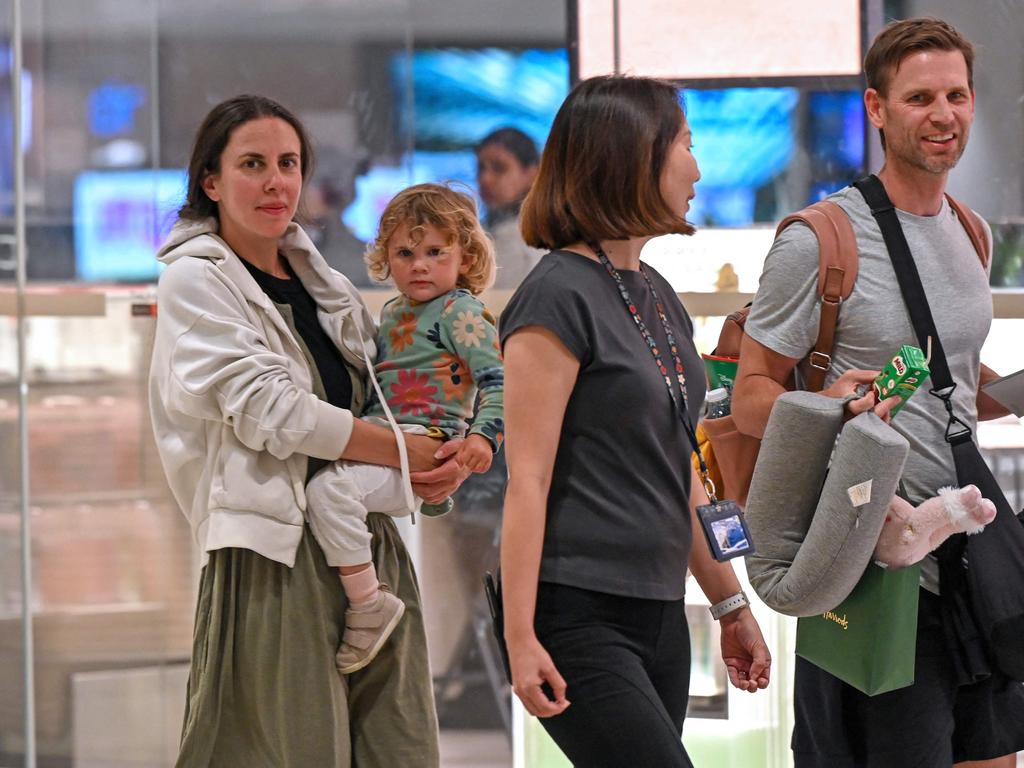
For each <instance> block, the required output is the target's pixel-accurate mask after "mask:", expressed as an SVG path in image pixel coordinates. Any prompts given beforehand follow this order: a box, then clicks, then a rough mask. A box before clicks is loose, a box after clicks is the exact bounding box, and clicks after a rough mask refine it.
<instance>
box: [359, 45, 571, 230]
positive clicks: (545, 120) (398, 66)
mask: <svg viewBox="0 0 1024 768" xmlns="http://www.w3.org/2000/svg"><path fill="white" fill-rule="evenodd" d="M391 74H392V88H393V91H394V104H395V109H396V113H397V115H398V120H397V122H398V125H399V127H400V130H401V131H402V133H403V135H404V136H405V137H406V139H407V143H408V144H411V146H412V147H413V151H412V152H411V153H406V154H404V155H403V156H402V157H401V158H400V159H399V161H398V162H397V163H396V162H395V161H394V160H390V161H386V162H377V163H371V165H370V168H369V170H368V171H367V172H366V173H365V174H363V175H361V176H359V177H358V178H357V179H356V197H355V200H354V201H353V202H352V204H351V205H350V206H349V207H348V208H346V210H345V212H344V214H343V215H342V221H343V222H344V223H345V225H346V226H347V227H348V228H349V229H350V230H351V231H352V233H353V234H354V235H356V236H357V237H358V238H360V239H361V240H371V239H372V238H373V236H374V234H375V233H376V228H377V222H378V219H379V218H380V214H381V212H382V211H383V210H384V206H385V205H387V203H388V201H389V200H390V199H391V198H392V197H394V195H395V194H397V193H398V192H399V191H401V190H402V189H403V188H405V187H407V186H409V185H410V184H419V183H421V182H426V181H454V182H457V183H461V184H464V185H465V186H466V188H467V190H468V191H469V192H470V193H471V194H474V195H475V194H476V191H477V186H476V156H475V154H474V152H473V149H474V147H476V145H477V143H478V142H479V141H480V139H482V138H483V137H484V136H486V135H487V134H488V133H490V132H491V131H493V130H495V129H497V128H503V127H508V126H511V127H514V128H518V129H520V130H521V131H523V132H524V133H526V134H527V135H528V136H530V137H531V138H532V139H533V140H534V142H535V143H536V144H537V148H538V149H541V148H542V147H543V146H544V142H545V141H546V140H547V136H548V130H549V129H550V128H551V123H552V121H553V120H554V119H555V113H556V112H557V111H558V108H559V107H560V106H561V105H562V101H563V100H564V99H565V96H566V94H567V93H568V92H569V58H568V55H567V53H566V51H565V49H564V48H554V49H541V48H480V49H467V48H426V49H422V50H417V51H413V53H412V54H411V55H409V54H407V53H404V52H400V53H395V54H394V55H393V57H392V59H391ZM410 87H411V89H412V90H411V93H410V92H409V89H410ZM483 214H484V211H483V210H481V215H483Z"/></svg>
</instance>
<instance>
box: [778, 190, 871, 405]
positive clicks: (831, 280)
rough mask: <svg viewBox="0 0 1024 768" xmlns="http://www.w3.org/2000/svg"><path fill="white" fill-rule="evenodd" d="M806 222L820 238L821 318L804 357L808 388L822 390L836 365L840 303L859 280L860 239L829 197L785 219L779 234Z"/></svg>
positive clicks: (804, 370)
mask: <svg viewBox="0 0 1024 768" xmlns="http://www.w3.org/2000/svg"><path fill="white" fill-rule="evenodd" d="M796 221H799V222H803V223H804V224H806V225H807V226H808V227H810V228H811V231H812V232H813V233H814V236H815V237H816V238H817V239H818V295H819V296H820V297H821V318H820V320H819V323H818V338H817V339H816V340H815V342H814V348H813V349H812V350H811V352H810V354H809V355H808V356H807V357H806V358H805V359H804V364H803V368H802V371H803V374H804V379H805V381H806V384H807V389H809V390H810V391H812V392H818V391H820V390H821V389H822V387H823V386H824V384H825V374H826V373H828V370H829V368H831V367H832V348H833V346H834V343H835V333H836V323H837V322H838V320H839V305H840V304H841V303H842V302H843V300H844V299H845V298H847V297H848V296H849V295H850V294H851V293H852V292H853V285H854V283H855V282H856V281H857V267H858V254H857V238H856V236H855V235H854V233H853V226H852V225H851V224H850V217H849V216H847V215H846V212H845V211H843V209H842V208H840V207H839V206H838V205H836V204H835V203H833V202H830V201H828V200H822V201H821V202H819V203H814V204H813V205H810V206H808V207H807V208H804V209H803V210H801V211H797V212H796V213H794V214H792V215H790V216H787V217H786V218H784V219H783V220H782V221H781V222H780V223H779V226H778V229H777V230H776V237H777V236H778V234H779V233H780V232H782V230H783V229H785V228H786V227H788V226H789V225H790V224H792V223H793V222H796Z"/></svg>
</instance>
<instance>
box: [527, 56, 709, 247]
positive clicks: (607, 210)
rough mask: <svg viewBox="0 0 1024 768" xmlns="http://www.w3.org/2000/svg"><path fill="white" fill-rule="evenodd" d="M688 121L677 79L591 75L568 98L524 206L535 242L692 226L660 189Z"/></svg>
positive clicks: (530, 240) (555, 243)
mask: <svg viewBox="0 0 1024 768" xmlns="http://www.w3.org/2000/svg"><path fill="white" fill-rule="evenodd" d="M684 124H685V117H684V115H683V107H682V103H681V101H680V98H679V91H678V89H677V88H676V86H674V85H672V84H671V83H668V82H666V81H664V80H656V79H652V78H645V77H623V76H620V75H615V76H603V77H592V78H590V79H588V80H584V81H583V82H581V83H579V84H578V85H577V86H576V87H575V88H573V89H572V91H571V92H570V93H569V96H568V97H567V98H566V100H565V102H564V103H563V104H562V106H561V107H560V108H559V110H558V114H557V115H556V116H555V122H554V124H553V125H552V126H551V133H550V135H549V136H548V141H547V144H546V145H545V147H544V153H543V154H542V155H541V159H540V170H539V171H538V173H537V179H536V181H535V182H534V184H533V187H532V188H531V189H530V193H529V194H528V195H527V196H526V200H525V201H524V202H523V207H522V221H521V227H522V234H523V239H524V240H525V241H526V242H527V244H529V245H531V246H533V247H535V248H546V249H548V250H554V249H557V248H564V247H565V246H567V245H569V244H571V243H577V242H588V241H594V240H624V239H626V238H629V237H648V236H654V235H668V234H682V235H689V234H693V232H694V228H693V226H692V225H691V224H690V223H689V222H687V221H686V219H685V218H683V216H682V215H680V214H679V213H677V212H674V211H672V210H670V209H669V207H668V205H667V204H666V203H665V200H664V198H662V196H661V172H662V168H663V167H664V165H665V157H666V155H667V154H668V149H669V146H671V144H672V142H673V140H674V139H675V138H676V136H677V135H678V134H679V131H680V130H681V129H682V127H683V126H684Z"/></svg>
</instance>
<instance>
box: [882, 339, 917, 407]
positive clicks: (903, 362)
mask: <svg viewBox="0 0 1024 768" xmlns="http://www.w3.org/2000/svg"><path fill="white" fill-rule="evenodd" d="M928 374H929V369H928V360H927V359H926V358H925V356H924V352H922V351H921V350H920V349H918V348H917V347H912V346H910V345H906V344H905V345H904V346H902V347H900V349H899V351H898V352H897V353H896V354H895V355H894V356H893V358H892V360H890V361H889V362H888V363H887V364H886V366H885V368H883V369H882V372H881V373H880V374H879V376H878V378H877V379H875V384H874V386H875V392H876V393H877V394H878V399H879V400H885V399H886V398H887V397H892V396H893V395H899V396H900V397H901V398H902V400H901V402H900V404H899V405H897V406H896V407H895V408H893V409H892V411H891V413H892V415H893V416H895V415H896V414H897V413H899V411H900V409H901V408H902V407H903V406H904V405H906V403H907V399H908V398H909V397H910V396H911V395H912V394H914V390H916V389H917V388H918V387H919V386H920V385H921V382H922V381H924V380H925V379H926V378H927V377H928Z"/></svg>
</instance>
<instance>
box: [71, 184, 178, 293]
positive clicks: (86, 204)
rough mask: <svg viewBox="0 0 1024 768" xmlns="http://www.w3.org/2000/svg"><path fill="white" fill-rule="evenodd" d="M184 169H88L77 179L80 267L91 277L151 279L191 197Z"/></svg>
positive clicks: (85, 276) (82, 273)
mask: <svg viewBox="0 0 1024 768" xmlns="http://www.w3.org/2000/svg"><path fill="white" fill-rule="evenodd" d="M185 183H186V182H185V171H184V170H178V169H158V170H130V171H85V172H84V173H81V174H79V176H78V178H77V179H76V180H75V193H74V219H75V272H76V275H77V277H78V279H79V280H84V281H90V282H147V281H152V280H155V279H156V277H157V275H158V274H159V272H160V264H159V263H158V262H157V260H156V250H157V248H158V247H159V246H160V244H161V243H162V242H163V241H164V239H165V238H166V237H167V234H168V232H170V229H171V226H172V225H173V224H174V222H175V220H176V215H177V210H178V208H179V207H180V206H181V204H182V202H183V201H184V199H185Z"/></svg>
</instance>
